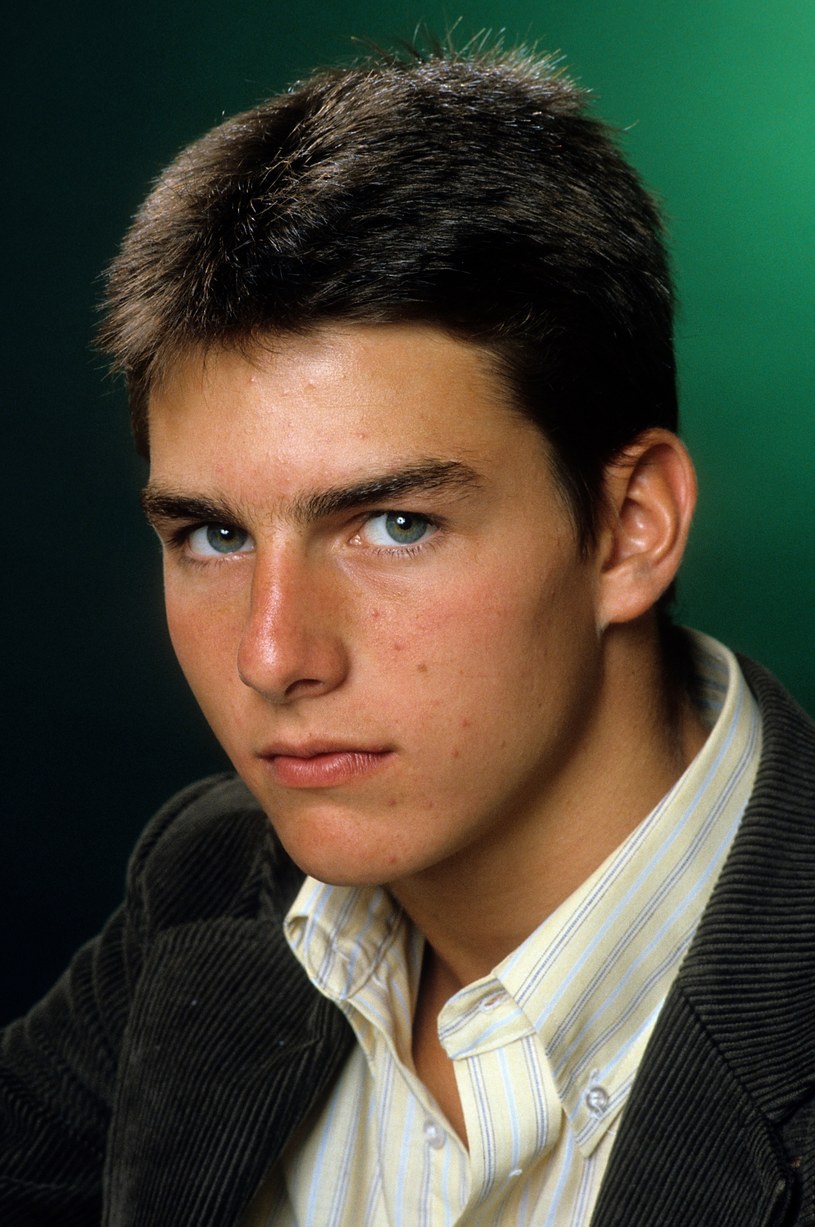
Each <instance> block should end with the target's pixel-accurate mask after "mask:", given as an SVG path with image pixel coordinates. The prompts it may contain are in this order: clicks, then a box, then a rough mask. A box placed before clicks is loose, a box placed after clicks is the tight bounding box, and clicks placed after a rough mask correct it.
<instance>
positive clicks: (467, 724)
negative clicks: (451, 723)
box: [461, 716, 472, 729]
mask: <svg viewBox="0 0 815 1227" xmlns="http://www.w3.org/2000/svg"><path fill="white" fill-rule="evenodd" d="M471 723H472V721H471V720H468V719H467V717H466V716H465V717H464V718H463V720H462V721H461V727H462V728H463V729H468V728H469V727H470V725H471Z"/></svg>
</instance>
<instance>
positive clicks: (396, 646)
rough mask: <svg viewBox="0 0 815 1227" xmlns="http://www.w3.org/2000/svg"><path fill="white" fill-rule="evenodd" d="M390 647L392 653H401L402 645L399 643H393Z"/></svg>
mask: <svg viewBox="0 0 815 1227" xmlns="http://www.w3.org/2000/svg"><path fill="white" fill-rule="evenodd" d="M391 647H392V648H393V650H394V652H401V651H402V645H401V643H394V644H391Z"/></svg>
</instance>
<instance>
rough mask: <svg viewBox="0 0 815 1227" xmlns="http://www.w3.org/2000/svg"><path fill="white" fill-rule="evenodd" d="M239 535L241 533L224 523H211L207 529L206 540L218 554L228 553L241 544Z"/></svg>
mask: <svg viewBox="0 0 815 1227" xmlns="http://www.w3.org/2000/svg"><path fill="white" fill-rule="evenodd" d="M241 536H242V534H241V533H239V532H237V531H236V530H235V529H234V528H229V527H228V526H227V525H225V524H213V525H210V526H209V528H208V529H207V542H208V544H209V545H210V546H211V547H212V549H213V550H217V551H218V553H219V554H228V553H230V552H231V551H232V550H235V549H240V547H241V545H242V544H243V542H242V540H241Z"/></svg>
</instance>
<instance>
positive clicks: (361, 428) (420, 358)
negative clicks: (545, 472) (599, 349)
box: [149, 324, 549, 489]
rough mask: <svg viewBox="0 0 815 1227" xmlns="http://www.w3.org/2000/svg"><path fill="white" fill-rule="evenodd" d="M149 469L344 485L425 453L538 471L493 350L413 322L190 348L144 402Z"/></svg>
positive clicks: (538, 441)
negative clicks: (524, 455) (526, 464)
mask: <svg viewBox="0 0 815 1227" xmlns="http://www.w3.org/2000/svg"><path fill="white" fill-rule="evenodd" d="M149 428H150V451H151V477H152V479H153V480H156V479H158V480H166V481H170V482H177V481H180V480H183V479H184V477H185V476H186V475H187V474H190V475H192V474H193V472H195V473H196V475H197V476H198V477H200V476H201V474H202V473H204V472H206V473H208V474H209V475H211V477H212V478H213V479H216V480H217V479H219V478H224V479H225V478H226V477H227V475H228V476H229V477H230V479H233V480H234V479H235V478H236V477H238V476H239V475H242V476H243V477H244V478H246V480H252V477H253V475H257V476H259V475H260V474H261V473H262V472H264V471H265V472H267V473H268V471H269V467H270V466H272V467H273V468H274V470H275V473H276V481H277V482H278V483H281V484H282V485H283V486H286V487H290V488H291V489H296V487H297V484H298V482H299V481H300V480H305V481H307V482H313V481H318V482H319V481H330V482H336V481H338V480H355V479H357V478H358V476H359V474H360V472H363V473H364V471H365V470H366V469H367V468H371V469H372V470H375V471H377V472H378V471H385V470H387V469H388V468H389V467H391V466H392V465H394V464H397V465H401V464H405V463H411V462H414V461H417V460H424V459H426V458H428V457H431V458H436V459H442V460H447V459H454V460H459V461H461V462H462V463H468V464H477V462H479V461H480V462H483V461H484V460H486V459H489V463H490V464H491V465H495V464H499V465H500V464H501V463H502V462H505V463H507V464H512V463H517V456H518V451H519V448H521V449H522V450H525V451H527V452H530V449H531V453H530V454H533V455H534V457H535V459H536V462H537V463H539V464H543V465H544V466H545V467H546V468H547V469H548V467H549V463H548V449H547V447H546V444H545V441H544V439H543V436H542V435H541V434H540V432H539V431H538V430H537V428H536V427H535V426H534V425H533V424H532V423H530V422H529V421H528V420H527V419H526V418H525V417H523V416H522V415H521V414H520V413H519V412H518V411H516V410H515V409H513V408H512V407H511V405H510V403H509V399H508V396H507V394H506V392H505V389H504V387H503V384H502V382H501V380H500V378H499V377H498V374H497V372H496V370H495V367H494V363H493V361H492V359H491V356H490V355H488V354H487V353H485V352H484V351H483V350H481V349H480V348H478V347H477V346H475V345H473V344H471V343H469V342H465V341H460V340H457V339H455V338H453V337H450V336H449V335H447V334H446V333H444V332H442V331H441V330H437V329H434V328H431V327H426V326H420V325H410V324H405V325H394V324H387V325H361V324H360V325H356V324H349V325H344V326H335V327H332V328H324V329H320V330H314V331H312V332H310V333H308V334H306V335H294V336H279V335H275V336H271V337H268V338H265V339H264V340H263V341H262V342H259V343H257V344H254V345H252V346H251V347H250V348H240V349H239V348H237V347H233V348H218V349H210V350H207V351H205V352H204V351H190V352H188V353H187V354H185V355H183V356H182V357H181V358H180V359H179V360H177V361H176V363H175V364H174V365H173V366H172V367H171V369H170V370H169V371H168V373H167V375H166V376H165V378H164V380H163V381H162V383H161V384H160V386H159V387H158V388H157V389H156V390H155V392H154V394H153V396H152V397H151V402H150V408H149Z"/></svg>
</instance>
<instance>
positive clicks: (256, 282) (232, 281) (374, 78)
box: [100, 51, 677, 549]
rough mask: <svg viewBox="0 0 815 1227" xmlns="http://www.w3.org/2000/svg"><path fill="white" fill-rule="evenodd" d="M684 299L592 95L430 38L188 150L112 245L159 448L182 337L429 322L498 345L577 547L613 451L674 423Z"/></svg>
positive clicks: (309, 88) (518, 62) (311, 85)
mask: <svg viewBox="0 0 815 1227" xmlns="http://www.w3.org/2000/svg"><path fill="white" fill-rule="evenodd" d="M672 317H673V294H672V289H671V283H670V276H669V273H668V268H667V260H666V255H665V250H664V245H663V241H662V232H661V223H660V219H659V214H658V211H657V209H656V207H655V205H654V202H653V201H652V199H651V197H650V196H649V194H648V193H647V192H646V190H645V189H644V188H643V186H642V184H641V182H640V180H639V178H638V176H637V174H636V173H635V172H634V170H633V169H632V168H631V167H630V166H629V165H628V163H627V162H626V161H625V159H624V158H623V156H622V155H621V153H620V151H619V149H618V148H617V145H616V143H615V140H614V138H613V136H612V134H611V133H610V131H609V129H608V128H607V127H606V126H605V125H604V124H603V123H601V122H600V121H599V120H598V119H597V118H595V117H593V116H592V115H591V114H590V113H589V112H588V110H587V98H586V95H585V94H584V92H583V91H582V90H580V89H579V88H578V87H577V86H575V84H574V83H573V82H572V81H571V80H570V79H569V78H568V77H567V76H566V75H564V73H563V72H562V71H561V70H560V69H559V68H558V67H557V65H556V64H555V63H553V62H552V61H551V60H548V59H545V58H544V59H541V58H535V57H532V56H530V55H527V54H526V53H521V52H511V53H506V52H499V51H495V52H478V53H476V54H464V55H461V56H458V55H454V54H453V55H451V54H442V53H438V52H434V53H432V54H430V55H427V56H423V55H421V54H418V53H416V54H411V55H405V56H401V57H400V56H389V55H383V56H378V57H377V58H376V59H370V60H367V61H366V62H364V63H362V64H359V65H356V66H354V67H351V68H345V69H333V70H328V71H324V72H322V73H320V74H318V75H316V76H314V77H313V78H311V79H310V80H308V81H305V82H303V83H300V84H298V85H297V86H296V87H294V88H293V89H292V90H291V91H290V92H288V93H285V94H282V95H280V96H278V97H274V98H272V99H270V100H269V101H268V102H265V103H263V104H262V105H260V106H258V107H256V108H255V109H254V110H251V111H247V112H245V113H244V114H241V115H237V116H236V117H235V118H233V119H230V120H228V121H227V122H226V123H223V124H221V125H220V126H219V127H217V128H215V129H213V130H212V131H211V132H209V133H207V135H205V136H204V137H202V138H201V139H200V140H198V141H196V142H195V143H194V144H192V145H190V146H189V148H187V149H185V150H184V151H183V152H182V153H181V154H180V155H179V156H178V157H177V158H176V159H175V161H174V162H173V163H172V164H171V165H170V166H169V167H168V169H167V170H166V171H165V172H164V174H163V175H162V176H161V177H160V179H159V180H158V182H157V184H156V186H155V188H154V189H153V191H152V192H151V194H150V195H149V196H148V198H147V200H146V201H145V203H144V205H143V206H142V208H141V210H140V211H139V213H138V214H137V216H136V219H135V221H134V223H133V225H132V227H131V229H130V231H129V233H128V234H127V236H126V237H125V240H124V243H123V246H122V249H121V252H120V254H119V255H118V256H117V258H116V259H115V260H114V261H113V264H112V266H111V268H110V272H109V279H108V294H107V299H106V303H105V317H104V321H103V324H102V327H101V330H100V342H101V346H102V348H103V349H104V350H105V351H106V352H107V353H109V354H110V355H112V357H113V359H114V367H115V368H116V369H119V370H121V371H124V372H125V374H126V376H127V379H128V384H129V389H130V397H131V408H132V414H133V424H134V431H135V435H136V439H137V442H138V444H139V445H140V448H141V450H143V451H145V452H146V449H147V420H146V407H147V400H148V396H149V393H150V389H151V387H152V386H154V384H155V382H156V381H157V380H160V379H161V377H162V374H163V372H164V371H165V370H166V369H167V368H168V365H169V364H170V363H171V362H172V361H173V359H174V357H177V356H178V355H179V354H180V353H182V352H183V351H184V350H185V349H187V348H189V347H192V346H204V347H206V346H211V345H216V344H224V343H226V344H233V343H238V344H240V343H245V342H248V341H249V342H250V341H251V340H252V339H253V338H259V337H260V336H262V335H263V334H264V333H269V332H275V331H278V332H280V331H283V332H286V331H301V330H306V329H309V328H310V327H313V326H316V325H318V324H324V323H328V322H331V321H334V320H344V321H360V322H368V323H371V322H383V323H384V322H394V321H410V320H416V321H423V322H427V323H431V324H435V325H438V326H439V327H441V328H443V329H445V330H447V331H448V332H449V333H451V334H453V335H455V336H457V337H460V338H465V339H469V340H472V341H474V342H476V343H478V344H479V345H480V346H482V347H485V348H486V349H487V350H488V351H489V352H490V353H491V354H492V355H493V356H494V357H495V358H496V359H497V361H498V365H499V369H500V371H501V373H502V375H503V377H504V379H505V380H506V383H507V386H508V388H509V390H510V393H511V395H512V398H513V403H514V404H516V405H517V407H518V408H519V409H520V410H521V411H522V412H524V413H525V414H526V415H527V416H529V417H530V418H531V419H532V420H533V421H534V422H535V423H536V424H537V425H538V426H539V428H540V429H541V431H542V432H543V433H544V435H545V436H546V437H547V439H548V440H549V443H550V445H551V447H552V450H553V455H554V463H555V467H556V470H557V476H558V478H559V480H560V483H561V485H562V487H563V490H564V492H565V494H566V497H567V502H568V504H569V507H570V509H571V511H572V514H573V517H574V520H575V524H576V528H577V531H578V536H579V539H580V542H581V546H582V547H583V548H584V549H585V548H588V545H589V544H590V543H591V541H592V540H593V539H594V532H595V529H596V517H597V508H598V498H599V493H600V490H601V480H602V473H603V469H604V467H605V465H606V464H607V463H608V461H609V460H610V459H611V457H612V456H613V455H615V454H617V453H618V452H619V451H621V450H622V449H623V448H624V446H625V445H626V444H627V443H629V442H630V441H631V440H632V439H633V438H634V437H635V436H636V435H637V434H639V433H640V432H641V431H642V430H644V429H646V428H648V427H650V426H664V427H667V428H669V429H675V427H676V420H677V409H676V380H675V363H674V354H673V340H672Z"/></svg>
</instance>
